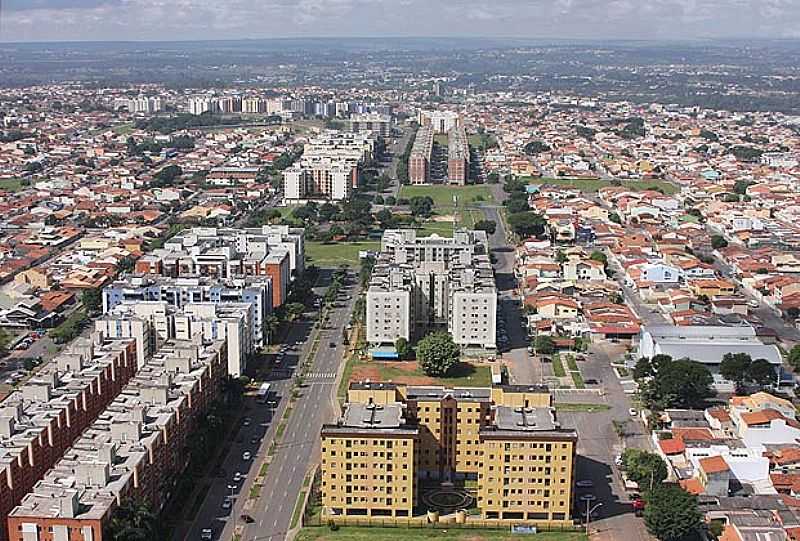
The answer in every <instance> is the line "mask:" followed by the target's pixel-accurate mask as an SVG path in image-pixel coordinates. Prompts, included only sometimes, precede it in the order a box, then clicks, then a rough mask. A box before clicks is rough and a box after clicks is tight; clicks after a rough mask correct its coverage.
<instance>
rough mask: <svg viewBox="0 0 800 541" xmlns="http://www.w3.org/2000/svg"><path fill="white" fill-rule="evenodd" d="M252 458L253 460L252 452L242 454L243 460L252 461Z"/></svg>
mask: <svg viewBox="0 0 800 541" xmlns="http://www.w3.org/2000/svg"><path fill="white" fill-rule="evenodd" d="M251 458H253V455H252V454H251V453H250V451H245V452H244V453H242V460H250V459H251Z"/></svg>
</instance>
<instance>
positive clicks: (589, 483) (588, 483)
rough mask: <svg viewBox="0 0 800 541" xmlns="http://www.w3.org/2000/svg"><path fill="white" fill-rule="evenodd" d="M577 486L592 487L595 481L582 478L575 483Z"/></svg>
mask: <svg viewBox="0 0 800 541" xmlns="http://www.w3.org/2000/svg"><path fill="white" fill-rule="evenodd" d="M575 486H576V487H578V488H592V487H593V486H594V483H593V482H592V481H591V479H582V480H580V481H578V482H577V483H575Z"/></svg>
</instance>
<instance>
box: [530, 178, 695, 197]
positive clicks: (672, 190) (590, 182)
mask: <svg viewBox="0 0 800 541" xmlns="http://www.w3.org/2000/svg"><path fill="white" fill-rule="evenodd" d="M522 179H523V180H525V181H527V182H529V183H530V184H549V185H551V186H565V187H570V188H576V189H578V190H580V191H582V192H587V193H590V192H596V191H597V190H599V189H600V188H605V187H606V186H611V185H612V184H611V181H609V180H602V179H565V178H533V177H522ZM622 187H623V188H627V189H629V190H632V191H636V192H643V191H645V190H652V189H659V188H660V189H661V190H663V191H664V193H665V194H667V195H673V194H676V193H678V190H679V188H678V187H677V186H675V185H674V184H672V183H670V182H667V181H665V180H623V181H622Z"/></svg>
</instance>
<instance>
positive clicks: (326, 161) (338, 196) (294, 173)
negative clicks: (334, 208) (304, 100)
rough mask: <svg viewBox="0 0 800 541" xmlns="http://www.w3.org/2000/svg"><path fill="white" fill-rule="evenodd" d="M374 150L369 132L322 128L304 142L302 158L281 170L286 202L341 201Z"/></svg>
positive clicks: (354, 183)
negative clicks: (316, 134) (346, 131)
mask: <svg viewBox="0 0 800 541" xmlns="http://www.w3.org/2000/svg"><path fill="white" fill-rule="evenodd" d="M374 151H375V136H374V134H373V133H372V132H358V133H345V132H338V131H331V130H329V131H326V132H323V133H321V134H320V135H319V136H317V137H315V138H313V139H312V140H310V141H309V142H308V143H306V144H305V146H304V148H303V156H302V158H301V159H300V160H299V161H298V162H297V163H295V164H294V165H293V166H292V167H290V168H288V169H286V170H285V171H284V172H283V196H284V200H285V202H286V203H295V204H296V203H304V202H306V201H311V200H323V201H345V200H347V199H349V198H350V196H351V195H352V193H353V189H354V188H356V187H357V186H358V177H359V172H360V167H361V165H363V164H364V163H366V162H367V161H369V160H371V159H372V157H373V153H374Z"/></svg>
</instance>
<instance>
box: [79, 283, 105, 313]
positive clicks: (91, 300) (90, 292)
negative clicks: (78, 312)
mask: <svg viewBox="0 0 800 541" xmlns="http://www.w3.org/2000/svg"><path fill="white" fill-rule="evenodd" d="M81 303H82V304H83V306H84V307H85V308H86V310H87V311H88V312H98V311H100V309H101V308H102V307H103V292H102V291H100V289H98V288H96V287H93V288H91V289H85V290H83V293H82V294H81Z"/></svg>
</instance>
